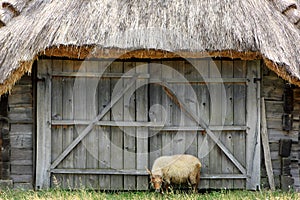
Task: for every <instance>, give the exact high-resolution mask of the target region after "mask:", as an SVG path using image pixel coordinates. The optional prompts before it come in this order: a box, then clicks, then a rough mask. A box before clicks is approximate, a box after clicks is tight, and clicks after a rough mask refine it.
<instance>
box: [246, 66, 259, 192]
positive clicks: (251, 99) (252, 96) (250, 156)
mask: <svg viewBox="0 0 300 200" xmlns="http://www.w3.org/2000/svg"><path fill="white" fill-rule="evenodd" d="M259 69H260V61H247V77H248V79H249V80H250V82H249V83H248V87H247V107H246V108H247V126H248V127H249V130H248V132H247V138H246V149H247V152H246V166H247V175H249V178H248V179H247V183H246V188H247V189H252V190H256V189H258V188H259V187H260V186H259V185H260V129H259V128H258V127H259V124H260V90H259V88H260V83H259V81H257V82H255V81H254V78H260V73H259ZM254 116H257V117H254Z"/></svg>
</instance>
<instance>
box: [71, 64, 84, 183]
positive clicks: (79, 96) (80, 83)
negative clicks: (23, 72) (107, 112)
mask: <svg viewBox="0 0 300 200" xmlns="http://www.w3.org/2000/svg"><path fill="white" fill-rule="evenodd" d="M86 62H87V61H86ZM86 62H82V61H74V72H81V73H85V72H86V67H87V66H86V65H85V63H86ZM74 81H75V82H74V120H85V119H86V118H87V112H86V108H87V105H86V104H87V102H86V90H87V85H86V78H85V77H76V78H75V80H74ZM84 128H85V127H84V126H80V125H76V126H75V127H74V138H73V139H75V138H76V137H77V136H78V135H79V134H80V133H81V132H82V131H83V130H84ZM85 142H86V138H84V139H83V140H82V142H80V143H79V144H78V145H77V146H76V147H75V148H74V150H73V151H74V168H77V169H84V168H85V167H86V147H85V145H84V143H85ZM85 185H86V176H84V175H78V174H77V175H74V188H84V187H85Z"/></svg>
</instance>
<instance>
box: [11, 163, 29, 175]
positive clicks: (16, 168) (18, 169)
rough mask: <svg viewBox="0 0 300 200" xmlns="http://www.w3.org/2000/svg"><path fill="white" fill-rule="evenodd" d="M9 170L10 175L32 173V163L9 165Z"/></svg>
mask: <svg viewBox="0 0 300 200" xmlns="http://www.w3.org/2000/svg"><path fill="white" fill-rule="evenodd" d="M10 167H11V168H10V170H11V171H10V172H11V174H12V175H16V174H20V175H32V174H33V169H32V165H11V166H10Z"/></svg>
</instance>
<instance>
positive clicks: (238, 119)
mask: <svg viewBox="0 0 300 200" xmlns="http://www.w3.org/2000/svg"><path fill="white" fill-rule="evenodd" d="M233 65H234V78H245V77H246V73H247V67H246V61H240V60H235V61H234V62H233ZM233 90H234V91H233V94H234V96H233V106H234V108H233V110H234V119H233V123H234V125H235V126H244V125H246V85H245V84H235V85H234V88H233ZM232 138H233V145H234V147H233V155H234V156H235V157H236V159H237V160H239V161H240V163H241V164H242V165H243V166H245V164H246V132H245V131H235V132H234V133H233V135H232ZM233 171H234V173H240V171H239V170H238V169H237V168H236V167H234V170H233ZM245 183H246V182H245V180H243V179H235V180H234V181H233V184H234V188H235V189H244V188H245Z"/></svg>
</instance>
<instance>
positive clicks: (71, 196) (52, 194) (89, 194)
mask: <svg viewBox="0 0 300 200" xmlns="http://www.w3.org/2000/svg"><path fill="white" fill-rule="evenodd" d="M0 199H16V200H19V199H28V200H29V199H30V200H37V199H61V200H65V199H67V200H76V199H86V200H91V199H114V200H116V199H184V200H189V199H201V200H202V199H203V200H205V199H222V200H223V199H225V200H226V199H237V200H244V199H268V200H273V199H274V200H275V199H276V200H277V199H278V200H281V199H283V200H285V199H300V193H295V192H281V191H275V192H270V191H259V192H252V191H241V190H235V191H218V192H207V193H199V194H190V193H186V192H178V191H175V192H173V193H169V194H164V195H161V194H158V193H155V192H115V193H108V192H107V193H105V192H97V191H89V190H76V191H67V190H59V189H53V190H47V191H21V190H9V191H0Z"/></svg>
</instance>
